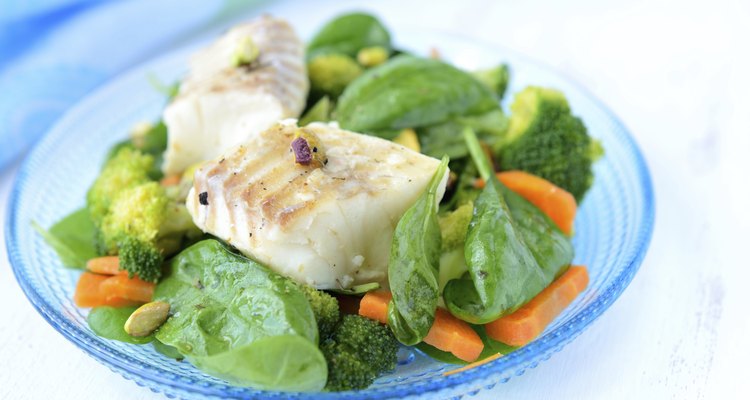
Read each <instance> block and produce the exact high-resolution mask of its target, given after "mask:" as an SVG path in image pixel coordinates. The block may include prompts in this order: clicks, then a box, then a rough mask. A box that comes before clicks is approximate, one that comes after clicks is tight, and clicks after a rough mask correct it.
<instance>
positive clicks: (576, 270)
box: [485, 266, 589, 346]
mask: <svg viewBox="0 0 750 400" xmlns="http://www.w3.org/2000/svg"><path fill="white" fill-rule="evenodd" d="M588 283H589V274H588V271H587V270H586V267H582V266H571V267H570V268H569V269H568V270H567V271H566V272H565V273H564V274H563V275H562V276H560V277H559V278H557V280H555V281H554V282H552V284H551V285H549V286H548V287H547V288H546V289H544V290H542V292H541V293H539V294H538V295H536V297H534V298H533V299H531V301H529V302H528V303H526V304H525V305H524V306H523V307H521V308H519V309H518V310H516V311H515V312H513V313H512V314H509V315H506V316H504V317H500V318H499V319H497V320H495V321H492V322H490V323H488V324H487V325H485V329H486V331H487V336H489V337H491V338H492V339H495V340H497V341H500V342H503V343H505V344H509V345H511V346H524V345H526V344H527V343H529V342H531V341H532V340H534V339H536V337H537V336H539V335H540V334H541V333H542V331H544V329H545V328H546V327H547V325H549V323H550V322H552V320H554V319H555V317H557V316H558V315H559V314H560V313H561V312H562V311H563V310H564V309H565V308H566V307H567V306H568V305H570V303H572V302H573V300H574V299H575V298H576V297H577V296H578V295H579V294H580V293H581V292H583V290H584V289H586V286H587V285H588Z"/></svg>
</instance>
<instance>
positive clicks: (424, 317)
mask: <svg viewBox="0 0 750 400" xmlns="http://www.w3.org/2000/svg"><path fill="white" fill-rule="evenodd" d="M447 169H448V158H447V157H443V161H442V162H441V163H440V166H439V167H438V169H437V171H435V175H433V177H432V180H431V181H430V183H429V185H428V186H427V189H426V190H425V192H424V193H422V195H421V196H420V197H419V199H417V201H416V202H415V203H414V204H413V205H412V206H411V207H409V209H408V210H406V212H405V213H404V215H403V216H402V217H401V219H400V220H399V222H398V225H397V226H396V230H395V231H394V233H393V242H392V244H391V255H390V259H389V261H388V282H389V284H390V286H391V293H392V294H393V300H392V301H391V303H390V304H389V306H388V325H389V326H390V327H391V330H393V334H394V335H395V336H396V338H397V339H398V340H399V341H400V342H401V343H404V344H406V345H414V344H417V343H419V342H421V341H422V339H423V338H424V337H425V336H426V335H427V332H429V330H430V327H432V323H433V321H434V320H435V309H436V308H437V303H438V297H439V296H440V293H439V292H438V268H439V266H440V248H441V235H440V225H439V223H438V218H437V209H438V206H437V191H438V187H439V186H440V183H441V182H442V181H443V177H444V176H445V172H446V170H447Z"/></svg>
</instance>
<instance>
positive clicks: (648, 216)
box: [5, 30, 655, 399]
mask: <svg viewBox="0 0 750 400" xmlns="http://www.w3.org/2000/svg"><path fill="white" fill-rule="evenodd" d="M431 32H435V35H436V36H439V35H450V36H452V37H461V35H457V34H455V33H452V32H451V33H446V32H441V31H440V30H434V31H431ZM464 38H465V39H466V40H470V41H471V42H474V43H477V44H481V45H484V46H486V47H488V48H495V49H499V50H500V51H501V52H502V53H503V54H511V55H513V56H514V57H515V58H518V59H521V60H523V61H524V62H526V63H529V64H534V65H536V66H539V67H541V68H543V69H545V70H547V71H550V72H552V73H554V74H556V75H558V76H562V77H563V78H564V79H565V80H566V81H567V82H568V83H570V84H571V85H572V86H574V87H575V88H576V89H577V90H578V91H580V92H581V93H582V94H584V95H585V96H586V97H588V99H589V100H591V101H592V102H593V103H595V104H596V105H597V107H599V108H600V110H601V111H603V112H604V113H605V114H606V115H607V117H608V118H609V119H610V122H612V123H613V124H614V125H615V126H616V127H617V128H618V129H617V136H618V139H619V144H620V145H623V146H626V147H628V148H629V150H630V151H631V153H632V154H633V155H634V156H635V157H634V158H635V160H636V165H635V166H634V168H635V169H636V170H637V172H638V178H639V183H640V185H641V186H640V187H641V188H642V201H643V204H644V205H645V207H646V208H645V209H644V210H643V214H642V219H641V220H640V223H639V225H638V226H639V228H640V229H639V232H638V235H637V238H636V239H635V242H637V243H638V247H637V248H636V249H634V251H632V252H631V254H632V257H631V258H630V259H629V260H628V261H627V265H626V266H625V267H623V269H622V271H621V272H620V273H619V274H618V275H617V276H616V277H615V278H614V279H613V280H612V281H611V282H610V283H609V285H607V286H606V287H605V288H604V290H603V291H601V292H600V293H599V295H598V296H597V298H596V299H595V300H594V301H593V302H591V303H590V304H588V305H587V306H585V307H584V308H583V310H582V311H581V312H579V313H578V314H577V315H576V316H575V317H574V318H572V319H571V320H569V321H567V322H565V323H564V324H562V325H560V326H559V327H557V328H556V329H554V330H552V331H551V332H549V333H546V334H545V335H544V336H543V337H541V338H539V339H537V340H535V341H533V342H532V343H530V344H528V345H526V346H524V347H522V348H520V349H518V350H516V351H514V352H512V353H510V354H508V355H506V356H503V357H500V358H498V359H496V360H494V361H492V362H489V363H486V364H484V365H481V366H478V367H475V368H473V369H470V370H468V371H465V372H462V373H459V374H452V375H448V376H437V377H433V378H431V379H429V380H423V381H418V382H413V383H410V384H409V385H408V386H389V387H382V388H375V389H366V390H364V391H353V392H335V393H328V392H320V393H287V392H274V391H260V390H255V389H252V388H242V387H235V386H230V385H219V384H212V383H205V384H203V385H196V384H194V383H185V382H183V381H181V380H179V379H176V378H177V375H175V374H172V373H165V372H164V371H161V370H158V369H156V368H154V367H153V366H151V365H148V364H145V363H142V362H140V361H137V360H134V359H132V358H131V357H129V356H128V355H127V354H123V353H120V352H118V351H117V350H113V349H111V348H108V347H107V346H104V345H102V344H100V343H96V342H88V341H87V340H86V337H87V335H89V332H85V331H83V330H82V329H81V328H80V327H78V326H76V325H74V324H72V323H71V322H70V321H69V320H68V319H66V318H65V317H64V316H63V315H62V313H61V312H60V311H59V310H57V309H55V308H54V307H52V306H51V305H50V304H48V303H47V302H45V300H44V299H43V298H42V296H41V295H40V294H39V293H37V292H36V290H35V288H33V287H32V286H31V284H30V283H29V282H28V280H27V279H26V276H25V272H24V271H23V268H22V267H21V265H22V263H23V261H22V259H21V255H20V250H19V247H18V245H17V243H16V241H15V240H14V239H15V238H16V237H18V231H19V229H21V226H20V225H19V221H18V220H17V218H16V212H15V210H16V209H17V207H18V200H19V197H20V195H21V188H22V186H23V185H22V183H23V182H25V181H26V180H27V179H28V178H29V176H30V173H31V169H32V164H33V162H32V161H33V160H34V158H35V157H36V156H37V154H39V153H41V152H42V150H43V149H44V147H45V145H46V144H47V143H48V142H50V141H51V139H53V138H54V137H55V136H57V135H51V134H50V133H52V132H55V131H56V127H57V126H59V125H64V123H65V121H67V120H70V119H75V118H78V116H79V114H82V113H83V111H84V110H85V109H86V107H85V105H86V104H89V103H92V102H94V101H96V99H97V98H106V97H107V96H108V93H109V92H111V91H112V90H113V88H114V87H115V85H114V84H113V82H109V83H108V84H105V85H104V86H103V87H101V88H99V89H97V90H96V91H95V92H93V93H92V94H91V95H89V96H87V97H86V98H85V99H84V100H82V101H81V102H79V103H78V104H76V106H74V107H73V108H71V110H69V111H68V112H66V113H65V115H64V116H63V117H62V118H61V119H60V120H59V121H58V122H57V123H56V124H55V125H54V126H53V128H51V129H50V130H49V131H48V132H47V134H45V136H44V137H43V139H41V140H40V141H39V143H37V144H36V145H35V146H34V148H33V150H32V151H31V152H30V153H29V154H28V155H27V156H26V158H25V160H24V161H23V163H22V165H21V167H20V169H19V171H18V173H17V176H16V178H15V180H14V183H13V189H12V191H11V194H10V197H9V202H8V206H7V209H6V225H5V235H6V247H7V250H8V259H9V262H10V264H11V267H12V269H13V273H14V275H15V277H16V280H17V281H18V283H19V285H20V287H21V289H22V290H23V292H24V293H25V294H26V296H27V297H28V299H29V300H30V301H31V303H32V305H33V306H34V308H35V309H36V310H37V311H38V312H39V313H40V314H41V315H42V317H44V319H45V320H47V322H48V323H49V324H50V325H52V327H54V328H55V329H56V330H57V331H59V332H60V333H62V334H63V335H64V336H65V337H66V338H67V339H68V340H70V341H71V342H73V343H74V344H76V346H78V347H80V348H81V349H83V350H84V351H86V352H87V354H89V355H90V356H92V357H93V358H94V359H96V360H97V361H99V362H101V363H103V364H104V365H106V366H107V367H109V368H110V369H112V370H113V371H115V372H118V373H119V374H121V375H122V376H124V377H125V378H127V379H132V380H135V381H136V383H138V384H142V383H141V382H143V383H145V384H146V385H147V386H148V387H149V388H150V389H151V390H152V391H155V392H163V393H164V394H166V395H170V396H173V395H174V394H172V393H185V392H189V393H193V394H196V395H202V396H208V397H223V398H247V397H255V396H263V397H266V398H268V397H272V398H303V397H305V398H316V399H369V398H394V397H406V396H417V395H423V394H426V393H431V392H438V391H441V390H444V389H450V388H454V387H457V386H460V385H464V384H467V383H471V382H474V381H486V380H488V379H492V378H493V376H495V375H497V378H498V380H500V375H501V374H502V373H503V372H505V371H508V370H513V368H515V367H519V366H522V365H523V364H524V363H528V362H529V360H530V359H533V360H546V359H548V358H549V357H550V356H551V354H552V353H554V352H556V351H559V350H561V349H562V347H564V346H565V345H566V344H567V343H569V342H570V341H572V340H573V339H575V338H576V337H577V336H578V335H579V334H581V333H582V332H583V330H584V329H586V328H587V327H588V326H589V325H590V324H591V323H592V322H593V321H594V320H596V319H597V318H598V317H599V316H600V315H601V314H602V313H603V312H604V311H605V310H606V309H607V308H609V306H610V305H611V304H612V303H613V302H614V301H615V300H616V299H617V298H618V297H619V296H620V295H621V294H622V292H623V291H624V290H625V288H626V287H627V286H628V285H629V283H630V282H631V281H632V279H633V277H634V276H635V274H636V272H637V271H638V268H639V266H640V264H641V262H642V261H643V258H644V257H645V254H646V251H647V249H648V246H649V243H650V240H651V236H652V233H653V224H654V217H655V207H654V206H655V200H654V192H653V186H652V181H651V177H650V173H649V171H648V167H647V165H646V162H645V160H644V158H643V155H642V153H641V152H640V150H639V148H638V146H637V144H636V142H635V140H634V138H633V137H632V135H631V134H630V132H629V131H628V130H627V128H625V126H624V124H623V123H622V122H621V121H620V120H619V118H617V117H616V115H615V114H614V113H613V112H612V111H611V110H610V109H609V108H608V107H606V105H605V104H604V103H603V102H602V101H601V100H599V99H598V98H597V97H596V96H594V95H592V94H591V93H590V92H589V91H588V90H587V89H586V88H585V87H584V86H582V85H580V84H579V83H577V82H576V81H575V80H573V79H571V78H570V77H568V76H566V75H565V74H562V73H560V72H559V71H557V70H556V69H554V68H551V67H549V66H547V65H546V64H544V63H541V62H539V61H536V60H533V59H530V58H529V57H526V56H524V55H522V54H519V53H517V52H514V51H512V50H508V49H505V48H503V47H501V46H498V45H496V44H488V43H486V42H483V41H482V40H477V39H475V38H466V37H464ZM166 57H170V54H167V55H165V56H162V57H159V58H157V59H156V60H152V61H149V62H146V63H144V65H147V64H152V63H155V62H158V60H160V59H162V58H166ZM142 69H143V65H140V66H137V67H135V68H133V69H131V70H130V71H129V72H127V73H126V74H129V73H132V72H134V71H136V70H142ZM126 74H123V75H126ZM121 76H122V75H121ZM115 80H117V78H115ZM57 133H61V132H57ZM536 364H537V363H536V362H534V363H533V364H532V365H531V366H530V367H531V368H533V367H535V366H536ZM524 369H525V368H524ZM506 380H507V378H506ZM165 388H166V389H167V390H165Z"/></svg>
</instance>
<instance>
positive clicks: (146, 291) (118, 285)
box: [101, 273, 156, 303]
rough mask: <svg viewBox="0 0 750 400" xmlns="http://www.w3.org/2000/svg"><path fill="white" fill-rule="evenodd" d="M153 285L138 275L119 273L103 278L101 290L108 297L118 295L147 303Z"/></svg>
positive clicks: (152, 292) (152, 290)
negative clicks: (130, 276)
mask: <svg viewBox="0 0 750 400" xmlns="http://www.w3.org/2000/svg"><path fill="white" fill-rule="evenodd" d="M155 286H156V285H154V284H153V283H151V282H146V281H143V280H141V279H139V278H138V277H135V276H134V277H133V278H128V274H127V273H119V274H117V275H114V276H110V277H108V278H107V279H105V280H104V281H103V282H102V284H101V290H102V291H103V292H104V293H106V295H107V296H108V297H115V298H116V297H120V298H123V299H127V300H132V301H137V302H141V303H148V302H149V301H151V298H152V297H153V296H154V287H155Z"/></svg>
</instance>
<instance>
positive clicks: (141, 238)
mask: <svg viewBox="0 0 750 400" xmlns="http://www.w3.org/2000/svg"><path fill="white" fill-rule="evenodd" d="M99 229H100V231H101V237H102V240H103V242H104V244H105V246H106V247H107V249H108V252H109V253H110V254H119V256H120V268H121V269H123V270H125V271H128V272H129V273H130V275H133V274H137V275H138V276H139V277H140V278H141V279H143V280H146V281H152V282H155V281H156V280H158V279H159V277H160V276H161V264H162V261H163V259H164V255H168V254H171V253H173V252H175V251H177V250H179V249H180V248H181V247H182V244H183V242H184V241H185V240H186V239H189V240H191V239H196V238H198V237H199V236H200V235H201V232H200V230H199V229H198V228H197V227H196V226H195V225H194V224H193V220H192V218H191V217H190V214H189V213H188V211H187V208H185V206H184V205H183V204H180V203H176V202H173V201H171V200H170V199H169V198H168V197H167V194H166V191H165V190H164V188H163V187H162V186H161V185H159V184H158V183H156V182H147V183H144V184H141V185H139V186H135V187H133V188H130V189H126V190H124V191H122V192H121V193H120V194H119V196H118V197H117V198H116V199H115V201H114V202H113V203H112V204H111V206H110V209H109V212H108V213H107V214H106V215H105V216H104V218H103V219H102V223H101V225H100V228H99Z"/></svg>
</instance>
